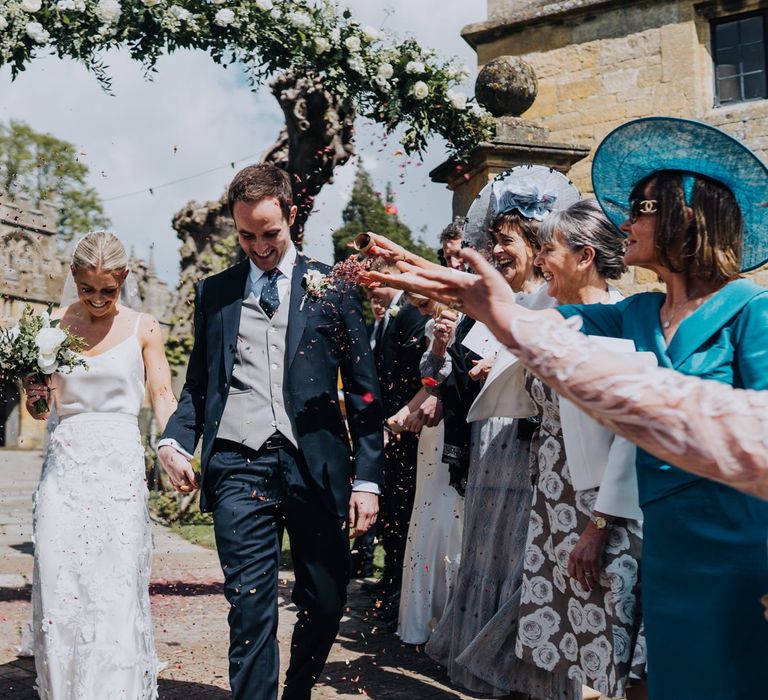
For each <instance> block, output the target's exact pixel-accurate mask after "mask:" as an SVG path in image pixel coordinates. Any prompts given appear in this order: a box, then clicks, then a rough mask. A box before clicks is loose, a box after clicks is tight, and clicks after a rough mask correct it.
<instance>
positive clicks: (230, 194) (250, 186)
mask: <svg viewBox="0 0 768 700" xmlns="http://www.w3.org/2000/svg"><path fill="white" fill-rule="evenodd" d="M267 197H274V198H275V199H276V200H277V201H278V203H279V204H280V209H281V210H282V212H283V216H284V217H285V220H286V221H288V220H289V219H290V218H291V207H292V206H293V190H292V189H291V178H290V177H289V175H288V173H286V172H285V170H281V169H280V168H278V167H277V166H275V165H271V164H270V163H259V164H258V165H248V166H246V167H245V168H243V169H242V170H241V171H240V172H239V173H237V175H235V177H234V178H233V179H232V182H231V183H229V189H228V190H227V204H228V205H229V213H230V215H232V211H233V209H234V207H235V202H250V203H256V202H259V201H261V200H262V199H266V198H267Z"/></svg>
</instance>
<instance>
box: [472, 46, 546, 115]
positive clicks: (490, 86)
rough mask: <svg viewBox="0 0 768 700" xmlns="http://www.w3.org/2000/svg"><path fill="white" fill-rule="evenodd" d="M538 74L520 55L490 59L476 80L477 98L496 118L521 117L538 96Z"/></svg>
mask: <svg viewBox="0 0 768 700" xmlns="http://www.w3.org/2000/svg"><path fill="white" fill-rule="evenodd" d="M536 91H537V84H536V73H534V71H533V68H532V67H531V66H530V64H528V63H526V62H525V61H523V60H522V59H521V58H517V57H516V56H499V57H498V58H494V59H493V60H492V61H488V63H486V64H485V65H484V66H483V69H482V70H481V71H480V73H479V74H478V76H477V80H476V81H475V97H476V98H477V101H478V102H479V103H480V104H481V105H482V106H483V107H485V108H486V109H487V110H488V111H489V112H490V113H491V114H492V115H493V116H494V117H507V116H511V117H519V116H520V115H521V114H522V113H523V112H525V111H526V110H527V109H528V108H529V107H530V106H531V105H532V104H533V101H534V100H535V99H536Z"/></svg>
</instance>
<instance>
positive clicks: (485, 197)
mask: <svg viewBox="0 0 768 700" xmlns="http://www.w3.org/2000/svg"><path fill="white" fill-rule="evenodd" d="M579 198H580V195H579V191H578V190H577V189H576V187H575V186H574V185H573V183H572V182H571V181H570V180H569V179H568V178H567V177H566V176H565V175H563V174H562V173H561V172H559V171H557V170H554V169H553V168H547V167H545V166H543V165H520V166H517V167H515V168H511V169H510V170H505V171H504V172H502V173H499V174H498V175H497V176H496V177H494V178H493V180H491V182H489V183H488V184H487V185H486V186H485V187H484V188H483V189H482V190H481V191H480V194H478V195H477V198H476V199H475V201H474V202H472V206H470V208H469V211H468V212H467V221H466V223H465V225H464V240H465V241H466V242H467V243H468V244H469V245H470V246H472V247H473V248H477V249H482V248H485V246H486V244H487V242H488V231H489V229H490V227H491V224H492V223H493V220H494V219H495V218H496V217H497V216H499V215H500V214H508V213H512V212H517V213H518V214H520V215H521V216H524V217H525V218H527V219H536V220H537V221H543V220H544V218H546V216H547V215H548V214H549V213H550V212H551V211H554V210H555V209H567V208H568V207H569V206H571V204H573V203H575V202H577V201H578V200H579Z"/></svg>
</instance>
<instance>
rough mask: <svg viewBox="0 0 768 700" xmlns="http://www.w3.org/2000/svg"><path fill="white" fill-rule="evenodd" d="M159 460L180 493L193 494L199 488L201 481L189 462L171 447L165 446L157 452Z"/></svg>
mask: <svg viewBox="0 0 768 700" xmlns="http://www.w3.org/2000/svg"><path fill="white" fill-rule="evenodd" d="M157 456H158V459H159V460H160V464H161V465H162V467H163V469H165V472H166V474H168V478H169V479H170V480H171V485H172V486H173V488H175V489H176V490H177V491H178V492H180V493H192V491H194V490H195V489H197V488H198V487H199V485H200V484H199V479H198V476H197V474H195V471H194V469H192V465H191V464H190V463H189V460H188V459H187V458H186V457H184V455H182V454H181V453H180V452H177V451H176V450H175V449H173V447H171V446H170V445H163V446H162V447H161V448H160V449H159V450H158V451H157Z"/></svg>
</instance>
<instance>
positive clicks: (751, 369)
mask: <svg viewBox="0 0 768 700" xmlns="http://www.w3.org/2000/svg"><path fill="white" fill-rule="evenodd" d="M664 299H665V295H664V294H663V293H661V292H648V293H644V294H636V295H634V296H631V297H629V298H627V299H624V300H623V301H621V302H619V303H618V304H589V305H570V306H560V307H558V311H560V313H561V314H562V315H563V316H564V317H566V318H569V317H570V316H581V318H582V319H583V321H584V325H583V328H582V330H583V331H584V332H585V333H587V334H589V335H602V336H609V337H614V338H629V339H630V340H633V341H634V342H635V346H636V348H637V350H638V351H649V352H652V353H654V354H655V355H656V358H657V359H658V362H659V366H660V367H667V368H670V369H676V370H677V371H678V372H682V373H683V374H688V375H691V376H695V377H701V378H702V379H714V380H716V381H719V382H723V383H724V384H730V385H731V386H734V387H737V388H739V389H766V388H768V290H766V289H764V288H763V287H759V286H758V285H756V284H754V283H753V282H751V281H749V280H746V279H739V280H735V281H734V282H731V283H730V284H727V285H726V286H725V287H723V288H722V289H721V290H720V291H719V292H717V293H716V294H714V295H713V296H712V297H710V298H709V299H708V300H707V301H706V302H704V303H703V304H702V305H701V306H700V307H699V308H698V309H697V310H696V311H694V312H693V313H692V314H691V315H690V316H688V317H687V318H685V319H684V320H683V321H682V322H681V323H680V326H679V327H678V329H677V332H676V333H675V335H674V336H673V337H672V340H671V342H670V343H669V345H667V342H666V339H665V338H664V333H663V331H662V328H661V322H660V320H659V310H660V308H661V305H662V304H663V303H664ZM637 478H638V488H639V494H640V505H641V506H642V505H645V504H647V503H650V502H651V501H654V500H656V499H658V498H663V497H665V496H668V495H669V494H672V493H675V492H677V491H680V490H681V489H684V488H686V487H688V486H690V485H691V484H692V483H695V482H696V481H699V480H701V479H702V478H703V477H699V476H694V475H693V474H689V473H688V472H684V471H682V470H681V469H678V468H676V467H673V466H670V465H669V464H665V463H664V462H662V461H661V460H660V459H658V458H656V457H654V456H653V455H650V454H648V453H647V452H645V451H644V450H641V449H639V448H638V450H637Z"/></svg>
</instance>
